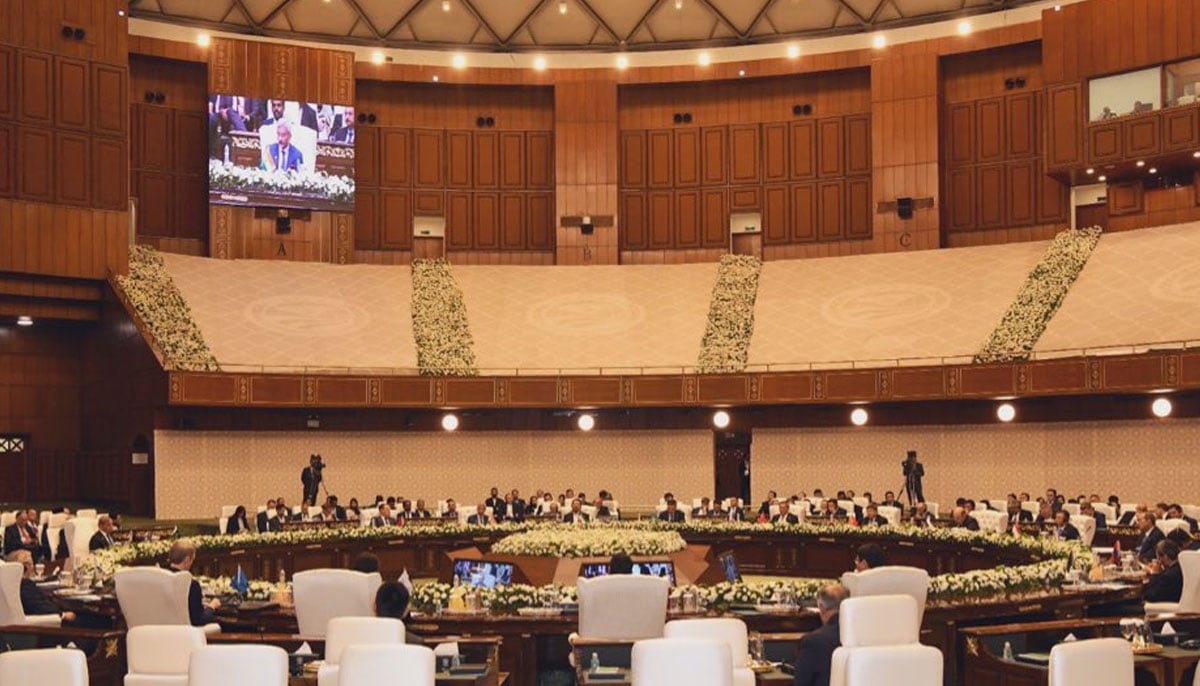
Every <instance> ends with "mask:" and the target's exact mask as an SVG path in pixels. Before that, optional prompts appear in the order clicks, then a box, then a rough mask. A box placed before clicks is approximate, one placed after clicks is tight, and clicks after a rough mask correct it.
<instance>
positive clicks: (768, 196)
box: [762, 186, 791, 245]
mask: <svg viewBox="0 0 1200 686" xmlns="http://www.w3.org/2000/svg"><path fill="white" fill-rule="evenodd" d="M788 195H789V193H788V187H787V186H767V187H766V188H764V189H763V212H762V232H763V234H762V237H763V245H782V244H785V243H788V242H789V240H790V238H791V235H790V234H791V232H790V231H789V229H788V225H789V221H788V219H789V218H788V215H789V212H788V209H789V208H788V200H789V198H788Z"/></svg>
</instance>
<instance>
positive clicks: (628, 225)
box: [620, 191, 650, 250]
mask: <svg viewBox="0 0 1200 686" xmlns="http://www.w3.org/2000/svg"><path fill="white" fill-rule="evenodd" d="M620 221H621V226H620V230H621V241H620V242H621V246H622V247H624V248H625V249H627V250H645V249H646V248H647V247H649V245H650V236H649V233H648V232H647V231H646V194H645V193H644V192H643V191H625V192H622V193H621V219H620Z"/></svg>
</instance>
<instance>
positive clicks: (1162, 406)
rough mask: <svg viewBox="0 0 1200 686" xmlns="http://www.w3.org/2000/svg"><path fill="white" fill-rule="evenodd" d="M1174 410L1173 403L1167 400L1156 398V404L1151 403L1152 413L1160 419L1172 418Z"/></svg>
mask: <svg viewBox="0 0 1200 686" xmlns="http://www.w3.org/2000/svg"><path fill="white" fill-rule="evenodd" d="M1173 409H1174V407H1173V406H1172V405H1171V401H1170V400H1169V399H1167V398H1155V400H1154V402H1152V403H1150V411H1151V412H1153V413H1154V416H1155V417H1158V418H1160V419H1161V418H1164V417H1170V416H1171V411H1172V410H1173Z"/></svg>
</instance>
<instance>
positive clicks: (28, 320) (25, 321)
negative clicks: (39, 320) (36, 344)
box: [17, 315, 33, 326]
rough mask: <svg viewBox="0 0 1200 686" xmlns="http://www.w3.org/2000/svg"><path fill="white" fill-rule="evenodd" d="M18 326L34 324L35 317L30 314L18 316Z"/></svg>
mask: <svg viewBox="0 0 1200 686" xmlns="http://www.w3.org/2000/svg"><path fill="white" fill-rule="evenodd" d="M17 326H33V317H30V316H29V315H21V316H20V317H17Z"/></svg>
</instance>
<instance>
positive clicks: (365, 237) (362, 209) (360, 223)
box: [354, 129, 449, 250]
mask: <svg viewBox="0 0 1200 686" xmlns="http://www.w3.org/2000/svg"><path fill="white" fill-rule="evenodd" d="M363 131H366V129H363ZM362 139H363V136H362V132H359V133H358V134H356V143H358V144H361V143H362ZM356 151H357V146H356ZM355 162H358V158H357V157H356V158H355ZM448 229H449V227H447V233H448V232H449V231H448ZM354 247H355V249H357V250H379V249H380V247H381V242H380V226H379V190H378V189H375V188H363V187H362V186H357V185H356V186H355V187H354Z"/></svg>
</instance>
